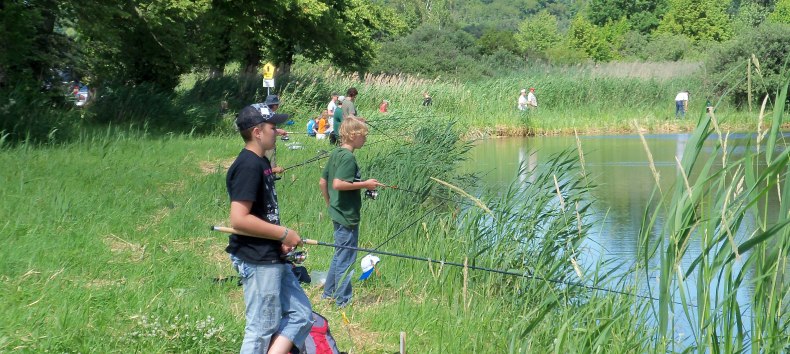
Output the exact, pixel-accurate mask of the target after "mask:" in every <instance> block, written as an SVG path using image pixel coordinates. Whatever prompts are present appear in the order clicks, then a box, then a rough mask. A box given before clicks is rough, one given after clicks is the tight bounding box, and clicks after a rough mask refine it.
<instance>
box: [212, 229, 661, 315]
mask: <svg viewBox="0 0 790 354" xmlns="http://www.w3.org/2000/svg"><path fill="white" fill-rule="evenodd" d="M211 231H219V232H223V233H228V234H236V235H244V236H250V237H258V236H256V235H250V234H247V233H243V232H239V231H238V230H236V229H234V228H232V227H227V226H211ZM302 244H306V245H316V246H325V247H333V248H341V249H347V250H352V251H357V252H366V253H373V254H379V255H383V256H391V257H396V258H404V259H411V260H414V261H423V262H429V263H435V264H439V265H441V266H444V265H450V266H454V267H461V268H466V269H473V270H480V271H484V272H490V273H497V274H504V275H510V276H515V277H521V278H525V279H535V280H541V281H545V282H549V283H554V284H560V285H567V286H573V287H577V288H583V289H588V290H599V291H603V292H608V293H613V294H620V295H627V296H633V297H637V298H642V299H647V300H653V301H658V300H659V299H657V298H654V297H652V296H647V295H641V294H634V293H629V292H625V291H620V290H614V289H608V288H603V287H598V286H593V285H586V284H582V283H579V282H568V281H563V280H557V279H550V278H544V277H541V276H537V275H534V274H527V273H518V272H513V271H507V270H501V269H494V268H488V267H480V266H475V265H469V264H463V263H457V262H447V261H443V260H436V259H431V258H425V257H418V256H412V255H407V254H400V253H393V252H386V251H379V250H376V249H371V248H360V247H351V246H342V245H335V244H332V243H327V242H321V241H318V240H310V239H302Z"/></svg>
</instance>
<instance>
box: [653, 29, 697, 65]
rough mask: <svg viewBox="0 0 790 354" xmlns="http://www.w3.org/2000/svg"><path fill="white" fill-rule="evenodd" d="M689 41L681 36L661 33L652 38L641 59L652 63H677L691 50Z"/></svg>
mask: <svg viewBox="0 0 790 354" xmlns="http://www.w3.org/2000/svg"><path fill="white" fill-rule="evenodd" d="M691 48H692V43H691V40H690V39H689V38H688V37H686V36H684V35H682V34H666V33H661V34H657V35H655V36H653V38H651V40H650V42H648V43H647V45H646V46H645V48H644V50H643V51H642V54H641V56H640V57H641V59H644V60H653V61H678V60H681V59H683V58H685V57H686V54H687V53H688V52H689V51H690V50H691Z"/></svg>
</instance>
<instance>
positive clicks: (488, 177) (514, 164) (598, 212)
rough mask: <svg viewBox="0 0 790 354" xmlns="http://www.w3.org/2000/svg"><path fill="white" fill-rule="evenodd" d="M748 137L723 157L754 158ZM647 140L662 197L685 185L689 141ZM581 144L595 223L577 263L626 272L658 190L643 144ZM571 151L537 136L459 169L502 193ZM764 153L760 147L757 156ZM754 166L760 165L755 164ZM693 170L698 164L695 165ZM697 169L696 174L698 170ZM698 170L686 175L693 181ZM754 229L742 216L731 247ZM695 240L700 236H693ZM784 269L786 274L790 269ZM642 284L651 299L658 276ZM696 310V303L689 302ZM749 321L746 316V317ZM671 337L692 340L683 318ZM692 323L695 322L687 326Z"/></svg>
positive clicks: (480, 152)
mask: <svg viewBox="0 0 790 354" xmlns="http://www.w3.org/2000/svg"><path fill="white" fill-rule="evenodd" d="M750 138H753V137H752V136H751V135H748V134H731V135H729V136H728V137H727V141H728V142H727V146H728V147H730V148H729V149H728V150H729V151H728V154H730V155H731V156H730V158H734V157H740V156H743V153H744V152H745V151H746V149H751V150H752V151H754V150H755V149H757V147H755V146H750V145H747V144H746V143H745V141H746V140H747V139H750ZM645 140H646V143H647V146H648V147H649V150H650V152H651V156H652V159H653V161H654V165H655V168H656V170H657V172H658V174H659V176H660V178H659V183H660V186H661V188H662V190H664V191H666V190H669V189H670V188H671V187H672V186H673V184H674V183H684V181H682V180H681V181H677V180H676V176H678V172H679V170H678V169H679V168H680V167H679V163H678V161H681V160H682V158H683V154H684V153H685V152H686V148H687V143H688V140H689V135H688V134H662V135H647V136H645ZM718 140H719V137H718V136H715V135H714V136H711V137H710V138H709V139H708V140H707V141H705V142H704V146H703V147H702V151H703V154H707V155H708V156H704V158H705V159H707V158H708V157H710V153H711V152H712V151H714V150H713V146H714V144H716V143H717V142H718ZM579 142H580V145H581V147H582V151H583V156H584V161H585V163H584V169H585V171H586V173H587V174H588V175H589V176H591V177H592V181H593V183H594V184H596V185H597V187H596V188H595V189H594V190H593V191H592V196H593V198H594V200H595V202H594V203H593V211H592V214H593V217H594V218H595V220H593V224H594V225H595V226H594V227H593V229H592V232H591V234H590V238H589V240H588V241H587V242H586V243H585V245H584V246H585V252H584V257H582V258H581V259H580V260H579V261H580V262H581V263H582V264H584V265H586V266H588V267H589V266H593V265H595V264H596V263H597V262H598V261H599V260H601V259H608V260H616V261H617V262H613V263H614V264H617V263H622V264H625V267H624V268H621V269H627V268H628V267H629V266H630V265H632V264H634V263H635V262H637V260H638V259H640V258H639V257H640V252H641V251H642V250H641V249H640V241H639V233H640V232H639V231H640V228H641V227H642V224H643V222H642V219H643V217H644V213H645V210H646V208H648V206H649V205H648V204H649V202H650V196H651V194H652V193H653V192H654V188H655V186H656V182H655V177H654V176H653V173H652V172H651V169H650V165H649V159H648V155H647V153H646V151H645V148H644V146H643V143H642V141H641V139H640V137H639V136H638V135H625V136H622V135H617V136H580V137H579ZM778 145H780V146H778V147H777V148H776V150H777V152H779V151H781V150H782V149H784V148H785V145H784V144H778ZM576 146H577V142H576V138H575V137H535V138H509V139H494V140H487V141H482V142H480V143H479V144H478V145H477V146H476V147H475V148H474V149H472V151H471V152H470V159H469V160H468V162H467V165H466V166H465V167H464V168H465V170H466V171H475V172H481V173H482V179H483V181H482V182H483V183H484V184H486V185H488V186H499V187H503V188H502V190H504V189H505V188H504V187H507V186H508V185H509V184H510V183H511V182H512V181H513V180H514V178H517V180H518V181H519V182H521V183H527V182H534V180H535V179H534V174H533V173H531V172H532V171H534V170H535V169H536V168H538V166H541V163H542V160H541V159H544V160H545V159H547V158H548V157H549V156H551V155H553V154H556V153H559V152H561V151H564V150H567V149H568V148H574V147H576ZM762 150H764V147H762V148H761V150H760V151H762ZM715 158H716V161H715V163H714V165H716V164H718V166H721V160H720V156H716V157H715ZM758 163H760V161H758ZM521 164H523V165H524V166H525V169H524V171H525V172H524V173H521V174H519V170H518V169H519V165H521ZM698 165H701V164H699V163H698ZM697 168H698V167H697ZM695 173H696V171H692V176H693V175H695ZM777 199H778V198H777V196H776V195H769V201H768V206H767V208H766V210H767V212H768V213H769V217H768V219H769V220H773V219H775V216H774V217H772V216H770V214H771V213H773V212H775V210H776V209H778V208H777V207H776V206H777V204H778V202H777ZM664 222H665V219H664V217H663V216H662V215H659V216H658V220H657V221H656V223H655V224H653V225H652V234H653V235H657V236H655V237H659V236H658V235H662V228H663V225H664ZM756 228H757V225H756V219H755V218H754V216H753V215H746V216H745V222H744V223H743V225H742V227H741V229H740V230H733V232H734V238H735V242H736V244H739V243H741V242H743V241H744V240H745V239H747V238H748V237H749V236H750V232H752V231H753V230H755V229H756ZM697 236H699V235H697ZM698 238H699V237H697V239H693V240H692V241H691V242H690V243H689V249H688V251H687V252H686V253H685V255H684V257H683V258H682V259H681V262H680V263H681V266H682V267H683V268H684V270H685V269H688V267H689V266H691V263H692V262H693V261H694V259H695V258H696V257H697V256H698V255H699V254H700V252H701V250H700V247H701V242H700V241H699V240H698ZM658 265H659V260H658V259H651V260H650V261H649V268H650V269H656V268H657V267H658ZM741 267H742V263H741V262H736V263H735V264H734V271H735V272H738V271H740V270H741V269H740V268H741ZM788 270H790V268H788ZM646 277H647V278H648V279H646V280H645V279H643V281H642V282H641V283H642V284H643V288H642V293H644V294H645V295H647V294H648V292H650V289H648V288H647V287H646V286H644V285H645V284H647V283H646V282H647V281H649V282H651V283H652V285H651V288H652V290H653V294H651V295H652V296H655V291H656V289H657V284H658V283H657V274H655V273H654V272H651V273H649V274H648V275H646ZM750 277H751V274H748V273H747V279H746V280H745V283H747V284H749V283H750ZM685 284H686V285H687V286H689V289H688V290H689V291H688V292H689V293H691V294H694V293H696V292H695V289H694V286H695V281H694V279H693V278H690V279H687V281H686V282H685ZM750 292H751V289H749V288H748V287H746V288H742V290H741V291H740V292H739V294H738V300H739V302H741V303H742V304H748V303H749V300H748V298H749V293H750ZM693 303H696V301H693ZM680 313H681V311H680V308H678V309H676V315H677V314H680ZM747 315H748V311H747ZM678 321H679V322H685V323H677V326H678V327H677V331H678V332H685V333H687V334H688V333H690V332H691V331H690V329H689V327H688V326H689V324H688V322H689V319H683V320H678ZM690 322H693V319H691V321H690Z"/></svg>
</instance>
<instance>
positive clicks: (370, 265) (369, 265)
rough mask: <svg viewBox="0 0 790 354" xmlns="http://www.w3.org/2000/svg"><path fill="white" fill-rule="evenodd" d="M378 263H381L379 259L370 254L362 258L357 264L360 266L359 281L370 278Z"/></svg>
mask: <svg viewBox="0 0 790 354" xmlns="http://www.w3.org/2000/svg"><path fill="white" fill-rule="evenodd" d="M379 262H381V259H379V257H376V256H374V255H372V254H369V255H367V256H365V257H362V261H361V262H359V264H360V266H362V275H360V276H359V280H365V279H367V278H370V275H371V274H373V271H374V270H376V264H378V263H379Z"/></svg>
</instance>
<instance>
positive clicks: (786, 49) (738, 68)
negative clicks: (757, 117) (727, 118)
mask: <svg viewBox="0 0 790 354" xmlns="http://www.w3.org/2000/svg"><path fill="white" fill-rule="evenodd" d="M752 55H754V57H755V58H756V61H752V99H753V100H754V102H752V104H754V105H758V104H759V102H761V101H762V98H763V97H765V96H766V95H768V96H770V97H772V100H773V98H774V97H776V91H775V88H776V87H778V86H779V85H780V84H781V83H782V82H784V81H785V80H787V77H788V62H790V25H786V24H772V23H764V24H763V25H761V26H760V27H758V28H756V29H754V30H752V31H749V32H746V33H744V34H742V35H740V36H738V37H737V38H736V39H735V40H733V41H731V43H729V44H727V45H725V46H724V47H722V48H721V49H719V50H717V51H715V52H714V53H713V54H712V55H711V56H710V60H709V63H708V67H709V68H710V73H711V74H710V75H711V77H713V78H714V79H715V81H716V82H720V84H719V85H718V86H717V87H716V90H717V91H718V92H719V93H720V94H721V93H724V92H730V95H729V97H730V98H731V100H732V101H733V102H734V103H735V104H737V105H738V106H741V107H745V106H746V105H747V104H748V97H749V92H748V85H747V82H746V75H747V61H748V60H751V57H752Z"/></svg>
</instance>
